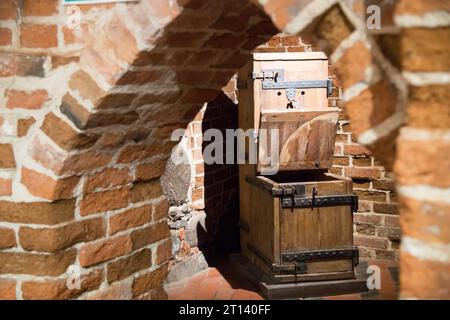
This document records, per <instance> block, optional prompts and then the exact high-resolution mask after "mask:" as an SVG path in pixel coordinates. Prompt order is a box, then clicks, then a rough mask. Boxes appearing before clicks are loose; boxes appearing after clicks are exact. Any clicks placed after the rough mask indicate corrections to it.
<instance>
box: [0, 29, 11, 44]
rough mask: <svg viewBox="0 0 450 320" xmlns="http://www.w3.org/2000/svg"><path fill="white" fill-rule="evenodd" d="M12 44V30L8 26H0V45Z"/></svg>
mask: <svg viewBox="0 0 450 320" xmlns="http://www.w3.org/2000/svg"><path fill="white" fill-rule="evenodd" d="M11 44H12V32H11V29H9V28H0V46H9V45H11Z"/></svg>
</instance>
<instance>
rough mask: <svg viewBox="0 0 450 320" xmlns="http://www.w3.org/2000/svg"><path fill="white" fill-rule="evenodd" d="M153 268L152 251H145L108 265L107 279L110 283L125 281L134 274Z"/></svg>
mask: <svg viewBox="0 0 450 320" xmlns="http://www.w3.org/2000/svg"><path fill="white" fill-rule="evenodd" d="M151 266H152V252H151V250H150V249H143V250H141V251H139V252H136V253H134V254H132V255H131V256H129V257H125V258H122V259H119V260H116V261H113V262H110V263H108V268H107V270H108V272H107V279H108V283H111V282H114V281H117V280H121V279H124V278H126V277H128V276H130V275H132V274H133V273H135V272H137V271H139V270H142V269H145V268H149V267H151Z"/></svg>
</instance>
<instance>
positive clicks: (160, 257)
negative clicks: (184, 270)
mask: <svg viewBox="0 0 450 320" xmlns="http://www.w3.org/2000/svg"><path fill="white" fill-rule="evenodd" d="M170 258H172V240H171V239H167V240H164V241H163V242H161V243H159V244H158V247H157V248H156V264H157V265H161V264H164V263H166V262H167V261H169V260H170Z"/></svg>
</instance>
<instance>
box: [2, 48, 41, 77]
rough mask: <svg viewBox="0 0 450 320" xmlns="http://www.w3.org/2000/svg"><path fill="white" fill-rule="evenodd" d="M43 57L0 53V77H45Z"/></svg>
mask: <svg viewBox="0 0 450 320" xmlns="http://www.w3.org/2000/svg"><path fill="white" fill-rule="evenodd" d="M45 61H46V58H45V56H41V55H26V54H19V53H7V52H2V53H0V77H9V76H34V77H40V78H42V77H43V76H44V75H45V70H44V63H45Z"/></svg>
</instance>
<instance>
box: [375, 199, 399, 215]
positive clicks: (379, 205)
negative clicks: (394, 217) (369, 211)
mask: <svg viewBox="0 0 450 320" xmlns="http://www.w3.org/2000/svg"><path fill="white" fill-rule="evenodd" d="M376 201H384V200H376ZM373 211H375V212H380V213H388V214H398V206H397V204H396V203H385V202H374V203H373Z"/></svg>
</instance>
